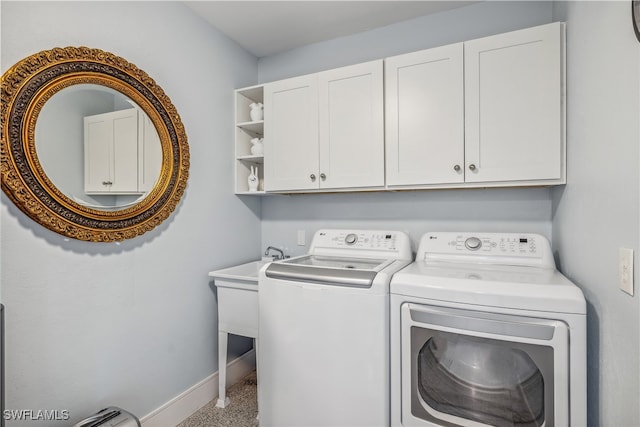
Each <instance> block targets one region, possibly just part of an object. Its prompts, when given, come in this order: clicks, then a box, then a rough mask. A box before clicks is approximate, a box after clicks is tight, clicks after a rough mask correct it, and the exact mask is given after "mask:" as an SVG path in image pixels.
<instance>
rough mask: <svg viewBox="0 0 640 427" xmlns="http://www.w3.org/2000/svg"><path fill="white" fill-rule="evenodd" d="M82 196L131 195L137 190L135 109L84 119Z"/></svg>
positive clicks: (136, 118)
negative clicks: (83, 188) (85, 194)
mask: <svg viewBox="0 0 640 427" xmlns="http://www.w3.org/2000/svg"><path fill="white" fill-rule="evenodd" d="M84 147H85V149H84V160H85V180H84V185H85V193H87V194H135V193H139V192H140V190H139V188H138V110H137V109H135V108H132V109H128V110H121V111H115V112H112V113H104V114H98V115H94V116H88V117H85V118H84Z"/></svg>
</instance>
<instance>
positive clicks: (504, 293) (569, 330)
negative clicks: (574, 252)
mask: <svg viewBox="0 0 640 427" xmlns="http://www.w3.org/2000/svg"><path fill="white" fill-rule="evenodd" d="M391 399H392V402H391V420H392V423H391V424H392V425H393V426H403V427H409V426H413V427H423V426H465V427H467V426H501V427H502V426H504V427H506V426H509V427H525V426H526V427H529V426H531V427H533V426H544V427H566V426H573V427H582V426H585V425H586V304H585V300H584V296H583V294H582V292H581V291H580V289H579V288H578V287H577V286H575V285H574V284H573V283H571V282H570V281H569V280H568V279H567V278H565V277H564V276H563V275H562V274H561V273H559V272H558V271H557V270H556V268H555V263H554V261H553V257H552V253H551V248H550V245H549V242H548V241H547V239H546V238H544V237H543V236H540V235H536V234H498V233H428V234H425V235H424V236H423V237H422V239H421V241H420V245H419V248H418V252H417V255H416V261H415V262H414V263H412V264H410V265H409V266H407V267H406V268H404V269H403V270H401V271H400V272H398V273H396V274H395V275H394V277H393V279H392V282H391Z"/></svg>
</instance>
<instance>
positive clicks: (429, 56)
mask: <svg viewBox="0 0 640 427" xmlns="http://www.w3.org/2000/svg"><path fill="white" fill-rule="evenodd" d="M463 55H464V54H463V44H462V43H457V44H454V45H449V46H443V47H438V48H434V49H428V50H423V51H420V52H413V53H408V54H405V55H399V56H395V57H392V58H387V59H386V60H385V90H386V94H385V99H386V106H385V107H386V110H385V120H386V131H385V143H386V155H387V158H386V165H387V185H388V186H399V185H402V186H407V185H408V186H411V185H422V184H451V183H462V182H464V170H463V168H464V90H463V85H464V75H463Z"/></svg>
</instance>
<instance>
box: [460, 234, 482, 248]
mask: <svg viewBox="0 0 640 427" xmlns="http://www.w3.org/2000/svg"><path fill="white" fill-rule="evenodd" d="M464 245H465V246H466V247H467V249H469V250H470V251H477V250H478V249H480V248H481V247H482V240H480V239H478V238H477V237H469V238H468V239H467V240H465V241H464Z"/></svg>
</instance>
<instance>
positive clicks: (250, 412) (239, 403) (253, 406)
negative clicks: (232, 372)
mask: <svg viewBox="0 0 640 427" xmlns="http://www.w3.org/2000/svg"><path fill="white" fill-rule="evenodd" d="M227 396H228V397H229V400H230V401H231V404H230V405H229V406H227V407H226V408H224V409H222V408H216V401H217V399H214V400H212V401H211V402H209V403H207V404H206V405H205V406H203V407H202V408H200V410H198V411H197V412H196V413H195V414H193V415H191V416H190V417H189V418H187V419H186V420H184V421H183V422H181V423H180V424H178V425H177V426H176V427H257V426H258V420H257V419H256V416H257V415H258V393H257V381H256V372H255V371H253V372H252V373H251V374H249V375H247V376H246V377H244V378H243V379H242V380H240V381H238V383H237V384H234V385H233V386H231V387H229V389H228V390H227Z"/></svg>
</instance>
